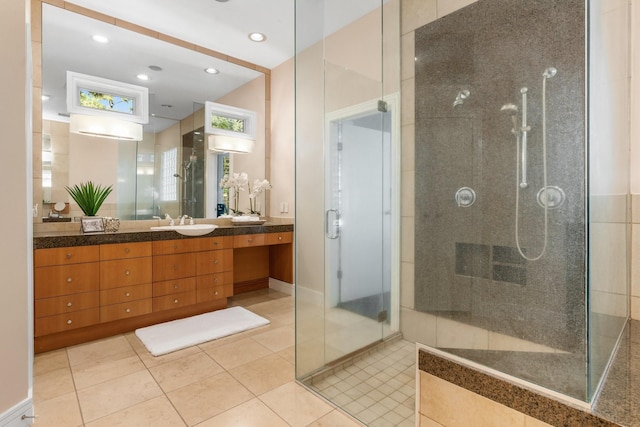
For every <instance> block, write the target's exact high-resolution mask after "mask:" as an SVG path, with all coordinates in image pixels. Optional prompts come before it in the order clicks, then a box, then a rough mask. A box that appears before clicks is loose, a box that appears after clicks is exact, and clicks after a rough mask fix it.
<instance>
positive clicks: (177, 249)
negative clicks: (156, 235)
mask: <svg viewBox="0 0 640 427" xmlns="http://www.w3.org/2000/svg"><path fill="white" fill-rule="evenodd" d="M199 240H200V239H181V240H159V241H155V242H153V255H170V254H181V253H185V252H197V251H198V250H199V246H200V244H199Z"/></svg>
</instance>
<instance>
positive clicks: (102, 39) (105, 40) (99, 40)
mask: <svg viewBox="0 0 640 427" xmlns="http://www.w3.org/2000/svg"><path fill="white" fill-rule="evenodd" d="M91 38H92V39H93V41H94V42H96V43H102V44H106V43H109V39H108V38H107V37H105V36H101V35H100V34H94V35H93V36H92V37H91Z"/></svg>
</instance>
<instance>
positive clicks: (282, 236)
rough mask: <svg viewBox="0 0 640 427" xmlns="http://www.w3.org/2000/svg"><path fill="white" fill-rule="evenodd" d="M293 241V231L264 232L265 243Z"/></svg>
mask: <svg viewBox="0 0 640 427" xmlns="http://www.w3.org/2000/svg"><path fill="white" fill-rule="evenodd" d="M291 242H293V233H292V232H291V231H286V232H284V233H266V234H265V235H264V243H265V245H280V244H284V243H291Z"/></svg>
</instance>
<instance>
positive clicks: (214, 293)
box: [197, 284, 233, 303]
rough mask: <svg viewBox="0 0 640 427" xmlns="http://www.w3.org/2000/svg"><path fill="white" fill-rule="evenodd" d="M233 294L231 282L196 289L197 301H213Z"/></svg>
mask: <svg viewBox="0 0 640 427" xmlns="http://www.w3.org/2000/svg"><path fill="white" fill-rule="evenodd" d="M232 295H233V284H230V285H225V286H215V287H213V288H206V289H198V292H197V298H198V303H201V302H207V301H215V300H219V299H223V298H227V297H230V296H232Z"/></svg>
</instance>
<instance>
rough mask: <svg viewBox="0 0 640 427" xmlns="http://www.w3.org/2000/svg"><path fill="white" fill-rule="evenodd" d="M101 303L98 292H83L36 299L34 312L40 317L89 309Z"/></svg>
mask: <svg viewBox="0 0 640 427" xmlns="http://www.w3.org/2000/svg"><path fill="white" fill-rule="evenodd" d="M99 305H100V296H99V294H98V292H83V293H81V294H72V295H65V296H62V297H53V298H45V299H39V300H36V302H35V307H34V314H35V317H36V319H37V318H40V317H47V316H55V315H57V314H63V313H72V312H74V311H80V310H87V309H89V308H95V307H98V306H99Z"/></svg>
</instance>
